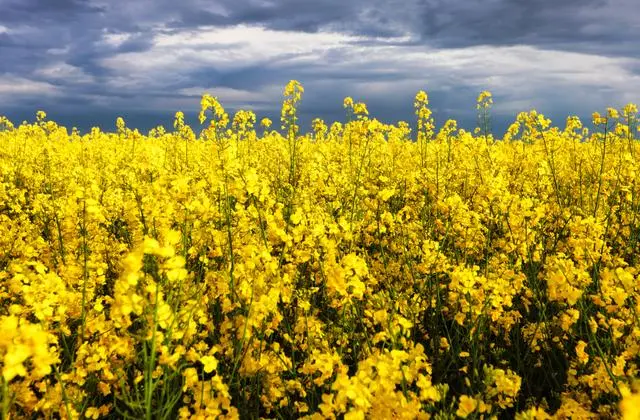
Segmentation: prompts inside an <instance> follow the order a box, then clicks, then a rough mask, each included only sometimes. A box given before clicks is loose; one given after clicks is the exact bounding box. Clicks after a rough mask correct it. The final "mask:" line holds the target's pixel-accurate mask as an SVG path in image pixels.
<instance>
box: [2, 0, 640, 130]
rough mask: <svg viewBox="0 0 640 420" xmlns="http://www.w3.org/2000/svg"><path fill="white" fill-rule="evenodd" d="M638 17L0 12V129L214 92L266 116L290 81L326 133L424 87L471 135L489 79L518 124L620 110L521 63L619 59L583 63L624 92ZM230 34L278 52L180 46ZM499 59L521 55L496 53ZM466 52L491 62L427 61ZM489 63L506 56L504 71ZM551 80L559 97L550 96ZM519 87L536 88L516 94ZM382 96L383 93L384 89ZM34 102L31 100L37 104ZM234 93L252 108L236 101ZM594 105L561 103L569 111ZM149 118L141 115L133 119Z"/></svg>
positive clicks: (272, 4) (520, 12)
mask: <svg viewBox="0 0 640 420" xmlns="http://www.w3.org/2000/svg"><path fill="white" fill-rule="evenodd" d="M638 12H640V3H638V1H637V0H561V1H559V0H490V1H476V0H406V1H401V0H391V1H389V0H367V1H364V0H351V1H345V0H325V1H300V0H271V1H269V0H213V1H212V0H181V1H179V2H175V1H174V0H141V1H130V0H0V98H2V99H3V105H2V108H0V114H9V115H17V113H18V111H17V110H20V113H19V114H20V115H23V111H24V110H28V115H32V114H33V111H34V109H32V108H34V107H36V106H37V104H40V106H42V107H47V106H50V107H56V109H57V112H58V114H59V115H62V116H64V117H65V118H66V117H67V116H69V115H74V112H79V111H82V112H84V113H91V112H93V113H102V115H112V114H114V113H116V112H117V111H118V109H121V110H128V111H129V112H130V113H131V115H137V116H138V117H136V118H138V119H139V120H140V121H142V120H143V119H144V118H143V117H144V116H145V115H147V116H149V115H160V114H162V113H163V112H166V115H170V114H171V113H173V112H175V111H176V107H183V106H185V104H189V103H193V107H194V108H195V107H196V106H197V103H198V100H197V99H198V98H197V96H198V94H197V93H196V92H197V90H198V89H200V88H202V89H210V88H213V89H214V90H215V89H218V90H220V91H221V92H222V94H221V97H222V99H226V98H229V99H228V100H229V102H231V103H232V104H234V105H233V106H236V105H237V106H241V105H242V106H245V105H246V104H247V103H253V104H257V105H260V106H266V105H265V104H266V103H267V102H268V101H269V100H273V105H272V109H271V112H276V111H277V107H278V101H279V100H280V97H279V96H278V95H279V93H280V89H274V86H283V85H284V84H285V83H286V81H287V80H289V79H292V78H296V79H299V80H301V81H302V82H303V84H304V85H305V87H307V88H308V89H307V90H308V93H309V94H308V95H307V96H306V98H305V109H304V112H305V115H307V114H308V115H320V116H325V118H326V119H331V118H333V117H335V116H336V115H340V114H341V113H342V108H341V99H342V98H343V97H344V96H345V95H347V94H353V95H360V96H361V98H360V99H363V100H366V101H368V102H369V105H370V109H371V111H372V112H373V113H375V114H376V115H380V116H382V117H384V118H386V119H387V120H390V121H393V120H399V119H411V118H412V114H411V113H412V109H411V106H412V95H413V94H414V93H415V91H416V90H417V89H420V88H426V89H428V90H429V92H430V95H431V97H432V103H433V104H434V107H435V108H436V114H437V115H438V116H442V118H444V113H445V112H446V111H451V113H452V114H456V115H460V116H461V118H467V119H470V120H472V114H473V100H474V96H475V95H477V92H478V89H479V86H481V85H483V84H485V83H488V82H490V76H493V74H489V69H491V71H492V72H493V73H497V74H496V76H497V77H498V79H499V80H504V82H503V83H502V84H500V85H498V88H499V89H502V91H501V92H500V91H499V92H498V93H499V94H500V93H501V94H502V97H503V98H504V100H505V102H507V104H506V105H504V108H503V112H506V111H509V112H513V113H515V112H516V111H521V110H522V109H511V108H509V106H511V105H508V104H509V103H513V104H515V103H517V104H518V106H521V105H522V100H523V99H526V98H522V97H520V96H518V95H532V96H535V95H538V99H539V98H540V97H542V95H549V98H552V97H553V98H556V99H554V101H556V102H555V103H556V105H557V106H556V107H555V108H554V107H553V104H551V105H550V108H551V112H555V111H557V110H558V109H559V107H560V106H562V107H565V106H571V105H572V103H570V102H567V101H568V100H567V99H566V98H567V97H570V94H573V93H575V92H582V90H583V89H584V88H590V91H591V92H595V93H593V94H594V95H611V96H614V95H617V96H616V98H618V97H620V98H622V97H624V98H628V97H629V96H630V95H629V94H628V92H627V93H624V92H622V91H621V89H622V88H621V86H624V85H625V83H624V82H621V81H616V82H615V84H607V82H597V84H595V85H594V83H596V82H594V78H593V77H592V74H593V72H597V71H598V70H597V69H580V71H584V72H587V73H580V72H579V73H578V74H577V76H579V77H574V76H575V75H573V74H569V75H563V72H566V71H567V68H565V67H562V68H554V65H556V66H557V60H558V58H557V57H555V56H553V54H551V55H540V54H536V53H535V51H537V50H548V51H551V52H554V51H563V52H566V53H570V52H578V53H583V55H581V56H579V57H577V58H576V57H574V58H573V59H576V60H578V59H580V60H583V61H584V60H586V59H585V58H584V57H585V55H588V56H591V57H596V58H597V57H613V58H615V59H616V60H618V59H619V60H618V61H607V62H603V61H598V60H586V61H584V62H585V63H588V65H599V66H605V67H606V68H607V69H609V70H608V71H615V72H618V71H619V72H618V73H619V74H618V75H617V77H618V79H620V78H623V77H632V78H633V77H634V75H635V76H638V75H640V64H639V62H638V60H635V59H636V58H640V49H639V48H638V47H637V43H636V40H637V39H638V36H640V23H639V21H638V20H637V19H636V18H635V17H634V16H636V15H637V13H638ZM238 25H246V26H247V27H253V28H255V27H259V28H263V29H264V30H266V31H288V32H287V33H288V34H289V35H287V36H289V38H287V39H286V40H283V39H280V38H279V39H278V40H277V41H274V42H278V43H280V44H285V45H278V47H283V51H280V50H279V49H278V50H277V51H276V52H273V53H269V54H266V53H265V54H262V51H261V50H260V49H259V48H260V47H255V48H254V47H253V46H252V45H250V44H252V40H247V39H240V40H238V39H226V38H225V36H226V35H224V33H222V35H220V34H218V33H216V34H214V35H211V36H208V37H204V38H202V39H201V40H198V41H197V42H196V41H193V40H192V38H193V37H196V36H198V34H200V33H201V32H206V31H210V30H211V28H237V27H238ZM326 33H339V34H345V35H349V36H350V37H344V39H342V40H341V41H340V42H339V45H338V46H335V45H334V46H331V47H327V46H326V45H325V43H328V42H331V40H329V41H327V40H326V38H324V37H322V36H318V38H317V41H313V40H311V41H305V42H306V44H304V45H303V47H300V48H295V47H294V48H292V49H291V51H286V50H287V48H286V47H287V45H288V44H289V43H290V44H291V45H293V46H295V45H298V44H297V43H298V41H299V39H298V38H299V37H301V36H302V35H303V34H315V35H322V34H326ZM298 34H300V35H298ZM265 35H268V34H265ZM163 36H164V37H169V38H171V37H173V38H171V40H172V42H173V44H170V45H171V46H159V45H160V44H159V43H158V40H159V39H160V38H161V37H163ZM257 36H262V35H261V34H258V35H257ZM313 39H316V38H313ZM310 42H317V45H311V46H310V45H309V43H310ZM260 45H262V47H264V46H270V45H266V44H264V43H263V44H260ZM508 46H525V47H532V48H534V50H528V49H524V50H517V51H511V50H503V49H500V48H501V47H508ZM473 47H479V48H482V47H490V48H489V49H480V50H477V52H476V50H473V51H472V52H470V53H468V54H466V55H461V56H458V55H455V54H454V55H451V56H450V55H447V54H440V55H438V53H440V52H442V51H445V52H446V51H450V50H451V51H455V50H460V51H466V50H468V49H469V48H473ZM252 48H253V49H252ZM238 51H240V52H243V53H242V54H240V55H238V57H239V58H237V59H229V60H227V61H224V56H221V55H220V54H221V52H222V53H228V54H229V55H230V56H233V54H237V53H238ZM407 54H414V55H415V56H414V57H413V58H411V59H408V58H406V56H407ZM482 54H487V56H486V59H485V57H484V56H482ZM498 54H507V55H508V58H505V61H504V65H503V66H502V64H501V62H500V61H496V60H497V59H496V56H497V55H498ZM509 54H511V55H509ZM254 55H255V56H254ZM432 55H433V57H432ZM522 55H524V58H522V57H521V56H522ZM209 56H215V57H221V59H220V60H218V59H209V58H208V57H209ZM537 59H545V60H551V61H545V62H544V63H538V62H535V61H534V60H537ZM491 60H493V61H491ZM527 60H529V61H527ZM150 63H157V64H150ZM576 65H577V66H578V65H582V64H581V62H580V63H578V62H576ZM483 66H484V67H483ZM491 66H492V67H491ZM509 66H519V67H518V70H517V71H516V70H513V71H511V70H509ZM611 69H612V70H611ZM589 71H591V72H592V73H588V72H589ZM625 72H626V73H625ZM563 78H564V79H563ZM565 79H566V83H567V86H569V87H568V88H567V89H568V90H566V91H564V90H560V91H559V90H558V89H559V88H560V84H559V83H560V82H559V81H561V80H565ZM522 80H526V81H529V80H530V81H531V83H532V84H533V83H537V85H535V87H534V88H531V89H530V90H526V91H523V90H522V86H520V85H521V84H522ZM29 83H32V84H33V86H35V87H33V86H32V85H30V84H29ZM394 83H395V84H396V85H397V86H398V88H390V86H391V85H393V84H394ZM626 86H627V89H634V87H637V86H640V82H639V81H638V80H637V79H632V80H630V82H629V83H627V84H626ZM40 87H41V88H42V89H45V90H46V92H45V93H46V94H39V93H38V92H37V89H36V88H40ZM246 91H249V93H252V92H253V93H255V99H253V100H248V99H246V98H245V96H243V95H245V94H244V93H243V92H246ZM557 92H564V94H563V93H559V94H558V93H557ZM567 92H568V93H567ZM603 92H604V93H603ZM553 93H556V96H553V95H552V94H553ZM312 95H313V96H312ZM631 96H632V95H631ZM6 98H10V99H11V100H10V101H5V100H4V99H6ZM598 98H600V96H597V97H596V99H598ZM596 99H592V101H591V102H588V101H586V100H579V99H576V101H577V104H576V106H578V105H583V106H587V105H584V104H588V106H591V105H592V103H594V102H593V101H596ZM631 99H635V98H634V97H631ZM598 100H599V99H598ZM154 101H155V102H154ZM190 101H191V102H190ZM7 103H11V104H12V105H6V104H7ZM531 103H532V104H534V103H536V97H532V98H531ZM603 105H605V104H603ZM607 105H608V104H607ZM514 106H515V105H514ZM118 107H120V108H118ZM148 107H153V110H150V111H149V112H144V110H145V109H147V108H148ZM24 112H26V111H24ZM50 114H51V115H53V114H52V113H50ZM564 114H566V112H565V113H564ZM78 115H80V114H78ZM83 115H85V114H83ZM162 115H165V114H162ZM274 116H275V117H277V113H276V114H274ZM23 118H26V115H25V116H24V117H20V118H19V119H23ZM103 118H104V116H102V117H100V121H102V119H103ZM80 119H83V120H89V119H90V118H89V117H87V116H86V115H85V116H84V117H82V118H80ZM146 125H147V126H153V125H155V122H150V123H149V124H146Z"/></svg>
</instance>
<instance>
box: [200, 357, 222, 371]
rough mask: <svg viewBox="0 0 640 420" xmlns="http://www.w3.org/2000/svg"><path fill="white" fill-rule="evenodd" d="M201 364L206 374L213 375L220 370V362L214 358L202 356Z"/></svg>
mask: <svg viewBox="0 0 640 420" xmlns="http://www.w3.org/2000/svg"><path fill="white" fill-rule="evenodd" d="M200 362H201V363H202V364H203V365H204V371H205V372H206V373H211V372H213V371H214V370H215V369H217V368H218V360H216V358H215V357H213V356H202V357H201V358H200Z"/></svg>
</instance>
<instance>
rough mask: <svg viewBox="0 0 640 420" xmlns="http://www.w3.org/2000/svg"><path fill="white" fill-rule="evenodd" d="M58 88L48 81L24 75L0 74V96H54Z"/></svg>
mask: <svg viewBox="0 0 640 420" xmlns="http://www.w3.org/2000/svg"><path fill="white" fill-rule="evenodd" d="M58 94H60V92H59V90H58V88H57V87H56V86H54V85H52V84H50V83H46V82H38V81H34V80H29V79H26V78H24V77H16V76H7V75H0V97H5V96H6V97H12V98H14V99H12V100H15V97H14V95H22V96H30V97H33V96H56V95H58Z"/></svg>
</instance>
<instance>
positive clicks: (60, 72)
mask: <svg viewBox="0 0 640 420" xmlns="http://www.w3.org/2000/svg"><path fill="white" fill-rule="evenodd" d="M34 74H35V75H37V76H40V77H45V78H47V79H48V80H55V81H67V82H69V83H70V84H75V83H91V82H93V81H94V77H93V76H92V75H89V74H87V73H85V72H84V71H82V69H81V68H79V67H75V66H72V65H70V64H67V63H65V62H56V63H52V64H49V65H47V66H46V67H42V68H40V69H37V70H36V71H35V72H34Z"/></svg>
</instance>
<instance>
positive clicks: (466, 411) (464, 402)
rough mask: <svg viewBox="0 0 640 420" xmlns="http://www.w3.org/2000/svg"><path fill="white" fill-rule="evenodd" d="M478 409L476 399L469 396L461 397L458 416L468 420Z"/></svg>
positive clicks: (457, 411)
mask: <svg viewBox="0 0 640 420" xmlns="http://www.w3.org/2000/svg"><path fill="white" fill-rule="evenodd" d="M476 408H478V401H476V399H475V398H473V397H470V396H468V395H461V396H460V398H459V400H458V409H457V410H456V416H458V417H462V418H463V419H466V418H467V417H468V416H469V415H470V414H472V413H473V412H474V411H476Z"/></svg>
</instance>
